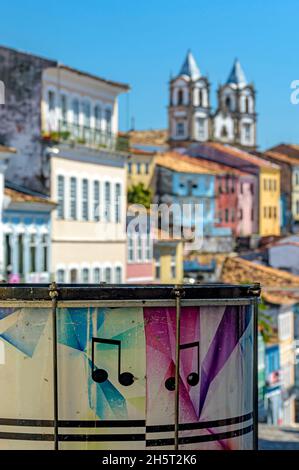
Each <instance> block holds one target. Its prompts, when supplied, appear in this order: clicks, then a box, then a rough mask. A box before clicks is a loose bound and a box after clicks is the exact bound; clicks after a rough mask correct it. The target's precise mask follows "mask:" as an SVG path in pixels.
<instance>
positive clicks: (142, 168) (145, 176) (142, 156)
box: [127, 148, 156, 188]
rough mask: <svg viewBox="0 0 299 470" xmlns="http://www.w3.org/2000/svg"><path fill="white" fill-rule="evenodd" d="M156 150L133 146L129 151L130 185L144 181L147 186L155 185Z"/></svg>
mask: <svg viewBox="0 0 299 470" xmlns="http://www.w3.org/2000/svg"><path fill="white" fill-rule="evenodd" d="M155 155H156V152H150V151H147V150H139V149H135V148H132V149H131V150H130V153H129V157H128V162H127V169H128V180H127V181H128V187H129V188H130V187H132V186H135V185H137V184H139V183H142V184H143V185H144V187H145V188H150V187H153V178H154V173H155Z"/></svg>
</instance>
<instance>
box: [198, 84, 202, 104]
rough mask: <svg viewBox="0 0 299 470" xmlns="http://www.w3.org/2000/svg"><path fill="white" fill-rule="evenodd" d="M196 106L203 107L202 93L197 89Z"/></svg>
mask: <svg viewBox="0 0 299 470" xmlns="http://www.w3.org/2000/svg"><path fill="white" fill-rule="evenodd" d="M198 106H203V92H202V89H201V88H199V89H198Z"/></svg>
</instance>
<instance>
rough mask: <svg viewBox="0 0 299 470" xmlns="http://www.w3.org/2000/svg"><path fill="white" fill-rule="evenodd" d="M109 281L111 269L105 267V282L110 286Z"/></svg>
mask: <svg viewBox="0 0 299 470" xmlns="http://www.w3.org/2000/svg"><path fill="white" fill-rule="evenodd" d="M111 281H112V280H111V268H110V267H107V268H105V282H107V284H111Z"/></svg>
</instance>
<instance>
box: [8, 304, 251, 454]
mask: <svg viewBox="0 0 299 470" xmlns="http://www.w3.org/2000/svg"><path fill="white" fill-rule="evenodd" d="M252 328H253V321H252V308H251V307H250V306H246V307H245V306H227V307H224V306H217V307H216V306H210V307H182V309H181V335H180V384H179V416H180V424H181V426H182V428H181V430H180V434H179V435H180V448H181V449H184V448H186V449H246V448H251V446H252V429H251V428H252V416H251V412H252V408H253V403H252V361H253V357H252V351H253V337H252ZM57 335H58V373H59V375H58V384H59V419H60V420H62V421H64V422H72V421H73V420H77V421H78V422H83V423H84V421H86V420H88V422H90V423H94V425H95V426H96V423H98V422H100V421H104V422H106V421H107V422H111V421H114V422H118V423H121V422H122V421H123V422H124V423H126V425H124V426H127V428H125V427H124V426H123V427H120V429H121V432H122V433H125V434H126V436H129V435H130V436H131V437H130V436H129V437H128V439H130V440H131V441H132V440H133V439H134V438H135V434H136V433H137V431H136V426H137V424H136V425H135V424H134V425H133V424H130V423H139V424H138V426H139V427H140V426H141V428H142V423H144V424H143V430H142V429H141V431H140V429H139V431H138V432H139V433H141V434H138V433H137V434H138V435H137V434H136V439H137V438H138V439H139V440H140V441H142V442H140V444H139V443H137V442H135V443H134V442H132V443H131V444H128V443H127V442H125V440H124V439H123V437H121V438H120V439H119V442H117V432H120V431H119V430H118V431H117V432H116V431H115V430H114V434H113V433H112V434H111V435H112V437H111V439H114V440H115V443H114V448H128V446H130V448H142V447H143V448H144V447H145V446H147V447H148V448H151V447H156V446H159V448H162V449H167V448H170V449H173V444H174V441H173V436H174V434H173V426H174V419H175V416H174V400H175V391H174V375H175V356H176V345H175V343H176V311H175V308H167V307H145V308H141V307H140V308H139V307H134V308H129V307H126V308H96V307H90V308H83V307H82V308H64V309H58V311H57ZM0 339H2V341H4V343H6V345H7V349H6V352H5V354H6V363H5V364H4V365H1V369H0V374H1V375H0V386H1V388H2V390H4V399H3V400H2V402H1V403H0V417H1V418H16V417H17V418H19V419H25V420H26V419H29V418H32V417H34V418H35V419H37V420H43V419H48V420H51V419H52V411H53V410H52V396H53V382H52V379H53V376H52V316H51V310H50V309H40V308H39V309H37V308H35V309H34V308H33V309H30V308H18V309H0ZM128 378H129V379H130V380H129V381H127V382H126V380H127V379H128ZM124 379H126V380H124ZM32 396H35V397H36V399H35V400H32V399H30V397H32ZM45 403H46V406H45ZM145 425H146V427H145ZM107 426H108V427H107V429H105V428H103V429H102V430H101V428H98V427H96V428H93V427H92V424H91V428H90V429H85V430H84V431H81V432H83V438H84V433H86V435H88V434H90V433H91V434H93V433H94V432H95V430H96V429H97V431H96V432H97V433H100V434H99V436H100V437H98V442H97V441H95V442H92V443H88V442H87V441H88V439H87V438H86V442H85V444H83V442H81V443H80V440H77V442H75V443H74V444H72V434H70V435H68V436H69V437H68V439H69V441H70V442H69V443H68V442H66V443H63V445H64V447H63V448H71V446H72V445H74V446H75V447H74V448H94V449H100V448H101V449H110V448H112V447H111V445H112V444H111V443H110V442H105V439H103V440H102V441H101V433H102V434H105V433H107V432H108V433H109V432H111V429H110V428H109V425H107ZM244 429H245V431H246V432H245V431H244ZM243 431H244V432H243ZM20 432H22V431H20ZM64 432H65V431H64ZM72 432H74V431H72ZM142 432H143V433H144V437H143V436H142ZM234 433H235V434H234ZM0 434H1V432H0ZM115 435H116V437H115ZM113 436H114V437H113ZM83 438H82V439H83ZM0 443H2V444H3V441H1V440H0ZM0 445H1V444H0ZM65 446H66V447H65ZM140 446H141V447H140Z"/></svg>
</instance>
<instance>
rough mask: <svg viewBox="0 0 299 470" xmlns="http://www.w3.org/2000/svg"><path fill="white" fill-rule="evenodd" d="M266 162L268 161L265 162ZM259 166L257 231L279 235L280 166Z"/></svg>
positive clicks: (261, 233)
mask: <svg viewBox="0 0 299 470" xmlns="http://www.w3.org/2000/svg"><path fill="white" fill-rule="evenodd" d="M267 163H268V162H267ZM271 165H272V168H271V167H269V166H268V165H267V166H264V167H260V175H259V214H260V217H259V225H260V227H259V232H260V236H261V237H264V236H269V235H280V168H279V166H278V165H275V164H274V163H273V164H272V163H271Z"/></svg>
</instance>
